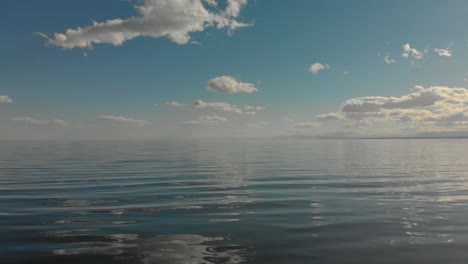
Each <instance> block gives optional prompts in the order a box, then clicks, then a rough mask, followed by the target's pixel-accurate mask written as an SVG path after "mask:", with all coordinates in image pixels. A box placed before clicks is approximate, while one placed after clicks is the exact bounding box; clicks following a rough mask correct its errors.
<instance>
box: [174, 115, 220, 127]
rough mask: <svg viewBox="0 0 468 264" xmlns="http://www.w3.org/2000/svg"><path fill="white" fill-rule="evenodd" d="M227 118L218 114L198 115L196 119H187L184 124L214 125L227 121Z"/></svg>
mask: <svg viewBox="0 0 468 264" xmlns="http://www.w3.org/2000/svg"><path fill="white" fill-rule="evenodd" d="M226 121H227V119H226V118H224V117H220V116H217V115H211V116H209V115H203V116H199V117H197V118H196V119H195V120H189V121H185V122H183V123H182V124H184V125H213V124H219V123H224V122H226Z"/></svg>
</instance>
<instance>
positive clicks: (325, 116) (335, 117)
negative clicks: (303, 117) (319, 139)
mask: <svg viewBox="0 0 468 264" xmlns="http://www.w3.org/2000/svg"><path fill="white" fill-rule="evenodd" d="M316 117H317V119H318V120H320V121H331V120H342V119H344V118H345V117H344V116H343V115H342V114H340V113H327V114H320V115H317V116H316Z"/></svg>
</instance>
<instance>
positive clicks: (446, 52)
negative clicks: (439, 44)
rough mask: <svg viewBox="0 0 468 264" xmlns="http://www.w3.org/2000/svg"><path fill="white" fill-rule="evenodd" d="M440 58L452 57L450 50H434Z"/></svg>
mask: <svg viewBox="0 0 468 264" xmlns="http://www.w3.org/2000/svg"><path fill="white" fill-rule="evenodd" d="M434 51H435V52H436V53H437V54H439V56H440V57H452V50H450V49H434Z"/></svg>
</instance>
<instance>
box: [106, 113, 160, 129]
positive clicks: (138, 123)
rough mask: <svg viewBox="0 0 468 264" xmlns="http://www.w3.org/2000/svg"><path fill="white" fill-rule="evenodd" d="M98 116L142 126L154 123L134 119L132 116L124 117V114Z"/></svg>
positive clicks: (116, 121)
mask: <svg viewBox="0 0 468 264" xmlns="http://www.w3.org/2000/svg"><path fill="white" fill-rule="evenodd" d="M98 118H99V119H102V120H108V121H112V122H114V123H120V124H129V125H136V126H140V127H143V126H150V125H152V123H151V122H149V121H145V120H139V119H132V118H128V117H123V116H113V115H99V116H98Z"/></svg>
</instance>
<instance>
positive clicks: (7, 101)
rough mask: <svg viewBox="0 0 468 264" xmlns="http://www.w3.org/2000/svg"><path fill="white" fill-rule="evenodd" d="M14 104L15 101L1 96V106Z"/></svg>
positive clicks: (6, 96)
mask: <svg viewBox="0 0 468 264" xmlns="http://www.w3.org/2000/svg"><path fill="white" fill-rule="evenodd" d="M12 102H13V100H12V99H11V98H10V97H9V96H8V95H0V104H9V103H12Z"/></svg>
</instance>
